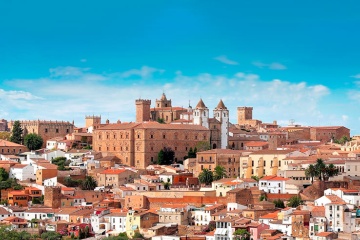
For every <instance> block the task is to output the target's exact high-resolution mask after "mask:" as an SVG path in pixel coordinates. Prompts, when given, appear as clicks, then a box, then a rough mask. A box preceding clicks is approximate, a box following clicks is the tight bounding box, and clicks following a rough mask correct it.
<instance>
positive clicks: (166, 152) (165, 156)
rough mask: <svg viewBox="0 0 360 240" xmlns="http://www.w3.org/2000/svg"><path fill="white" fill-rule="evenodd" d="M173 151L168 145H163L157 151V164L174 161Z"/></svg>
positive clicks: (168, 163) (166, 163)
mask: <svg viewBox="0 0 360 240" xmlns="http://www.w3.org/2000/svg"><path fill="white" fill-rule="evenodd" d="M174 157H175V152H174V151H173V150H172V149H171V148H168V147H164V148H163V149H161V150H160V151H159V153H158V164H159V165H170V164H172V163H173V162H174Z"/></svg>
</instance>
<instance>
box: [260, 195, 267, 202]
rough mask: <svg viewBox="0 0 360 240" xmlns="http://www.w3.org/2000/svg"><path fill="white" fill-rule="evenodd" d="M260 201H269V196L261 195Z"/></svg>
mask: <svg viewBox="0 0 360 240" xmlns="http://www.w3.org/2000/svg"><path fill="white" fill-rule="evenodd" d="M259 200H260V201H267V196H266V194H261V195H260V198H259Z"/></svg>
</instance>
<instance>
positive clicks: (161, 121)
mask: <svg viewBox="0 0 360 240" xmlns="http://www.w3.org/2000/svg"><path fill="white" fill-rule="evenodd" d="M156 121H157V122H158V123H161V124H164V123H165V120H164V119H163V118H158V119H157V120H156Z"/></svg>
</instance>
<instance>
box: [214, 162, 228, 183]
mask: <svg viewBox="0 0 360 240" xmlns="http://www.w3.org/2000/svg"><path fill="white" fill-rule="evenodd" d="M226 177H227V175H226V169H225V167H223V166H220V165H218V166H216V167H215V169H214V181H217V180H220V179H222V178H226Z"/></svg>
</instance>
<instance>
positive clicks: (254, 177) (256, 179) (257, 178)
mask: <svg viewBox="0 0 360 240" xmlns="http://www.w3.org/2000/svg"><path fill="white" fill-rule="evenodd" d="M251 178H252V179H254V180H255V181H257V182H259V180H260V178H259V177H258V176H251Z"/></svg>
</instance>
